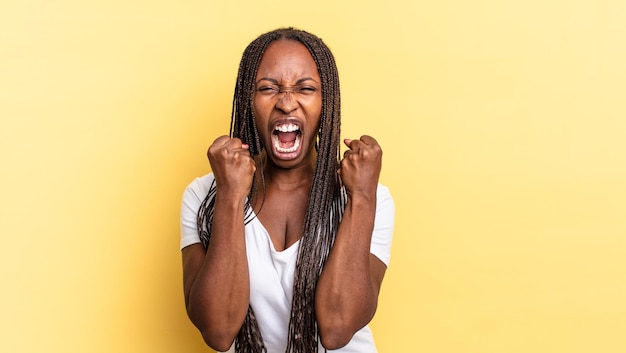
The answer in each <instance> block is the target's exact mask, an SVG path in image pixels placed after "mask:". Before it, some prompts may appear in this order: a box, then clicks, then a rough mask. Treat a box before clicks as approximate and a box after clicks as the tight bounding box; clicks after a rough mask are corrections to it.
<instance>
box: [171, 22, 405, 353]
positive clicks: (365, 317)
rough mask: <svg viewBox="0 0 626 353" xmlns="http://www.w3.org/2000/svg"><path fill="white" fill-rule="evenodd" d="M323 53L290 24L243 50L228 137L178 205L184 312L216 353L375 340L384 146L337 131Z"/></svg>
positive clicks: (384, 226)
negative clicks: (373, 323)
mask: <svg viewBox="0 0 626 353" xmlns="http://www.w3.org/2000/svg"><path fill="white" fill-rule="evenodd" d="M339 132H340V96H339V80H338V75H337V67H336V64H335V61H334V58H333V55H332V53H331V52H330V50H329V49H328V47H327V46H326V45H325V44H324V43H323V42H322V40H321V39H319V38H318V37H316V36H314V35H312V34H310V33H307V32H304V31H300V30H295V29H292V28H286V29H278V30H275V31H272V32H269V33H265V34H263V35H261V36H260V37H258V38H257V39H256V40H254V41H253V42H252V43H250V45H249V46H248V47H247V48H246V50H245V51H244V54H243V57H242V60H241V64H240V67H239V73H238V77H237V84H236V87H235V95H234V103H233V114H232V120H231V134H230V136H222V137H219V138H218V139H216V140H215V141H214V142H213V144H212V145H211V146H210V147H209V150H208V153H207V155H208V158H209V162H210V165H211V170H212V173H211V174H208V175H205V176H204V177H201V178H198V179H196V180H195V181H194V182H192V183H191V184H190V185H189V186H188V188H187V190H186V191H185V194H184V196H183V206H182V211H181V223H182V238H181V248H182V256H183V280H184V293H185V302H186V306H187V312H188V315H189V318H190V319H191V321H192V322H193V323H194V325H195V326H196V327H197V328H198V329H199V330H200V332H201V333H202V336H203V338H204V340H205V341H206V343H207V344H208V345H209V346H210V347H212V348H213V349H216V350H218V351H226V350H229V349H230V350H229V352H238V353H239V352H262V351H267V352H269V353H275V352H276V353H282V352H297V353H308V352H318V351H322V352H323V351H324V349H328V350H335V349H339V351H341V352H359V353H363V352H376V348H375V346H374V342H373V339H372V336H371V332H370V330H369V328H368V327H367V324H368V323H369V322H370V320H371V319H372V317H373V316H374V313H375V311H376V305H377V302H378V293H379V290H380V287H381V283H382V280H383V276H384V274H385V270H386V268H387V264H388V262H389V254H390V247H391V237H392V232H393V216H394V205H393V201H392V199H391V196H390V195H389V192H388V190H387V188H385V187H384V186H381V185H379V184H378V178H379V174H380V169H381V160H382V150H381V148H380V146H379V145H378V143H377V142H376V140H375V139H374V138H372V137H369V136H362V137H361V138H360V139H353V140H352V139H345V140H344V143H345V144H346V146H347V148H348V149H347V151H346V152H345V153H344V155H343V159H341V158H340V152H339V144H340V138H339Z"/></svg>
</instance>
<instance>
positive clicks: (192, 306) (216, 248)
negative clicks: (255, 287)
mask: <svg viewBox="0 0 626 353" xmlns="http://www.w3.org/2000/svg"><path fill="white" fill-rule="evenodd" d="M243 205H244V203H243V199H232V198H230V197H228V194H220V192H219V191H218V192H217V194H216V202H215V210H214V214H213V225H212V229H211V241H210V242H209V246H208V248H207V252H206V255H205V256H204V259H203V262H202V265H201V267H200V269H199V271H198V273H197V275H196V277H195V280H194V282H193V285H192V286H191V288H190V290H189V295H188V301H187V310H188V314H189V317H190V319H191V321H192V322H193V323H194V324H195V325H196V326H197V327H198V329H199V330H200V331H201V332H202V335H203V337H204V339H205V341H206V342H207V344H209V345H210V346H211V347H214V348H216V349H217V348H218V347H219V349H221V348H224V347H225V346H228V345H229V343H232V341H233V340H234V338H235V336H236V335H237V332H238V331H239V329H240V327H241V325H242V323H243V320H244V318H245V315H246V313H247V310H248V305H249V293H250V281H249V272H248V262H247V257H246V250H245V240H244V210H243ZM226 348H228V347H226ZM223 350H225V349H223Z"/></svg>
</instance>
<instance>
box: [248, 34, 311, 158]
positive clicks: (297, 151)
mask: <svg viewBox="0 0 626 353" xmlns="http://www.w3.org/2000/svg"><path fill="white" fill-rule="evenodd" d="M253 109H254V118H255V122H256V125H257V129H258V131H259V135H260V137H261V141H262V143H263V145H264V147H265V150H266V153H267V156H268V158H269V159H270V161H271V162H272V163H273V164H275V165H277V166H279V167H281V168H293V167H296V166H298V165H300V164H303V163H310V162H311V161H313V160H314V158H315V155H314V154H315V149H314V143H315V138H316V137H317V130H318V128H319V123H320V113H321V110H322V87H321V80H320V76H319V73H318V71H317V66H316V64H315V61H314V60H313V57H312V56H311V54H310V53H309V51H308V49H307V48H306V47H305V46H304V45H303V44H302V43H300V42H297V41H294V40H277V41H275V42H272V43H271V44H270V45H269V46H268V47H267V49H266V50H265V53H264V54H263V57H262V59H261V62H260V64H259V68H258V72H257V76H256V80H255V92H254V98H253Z"/></svg>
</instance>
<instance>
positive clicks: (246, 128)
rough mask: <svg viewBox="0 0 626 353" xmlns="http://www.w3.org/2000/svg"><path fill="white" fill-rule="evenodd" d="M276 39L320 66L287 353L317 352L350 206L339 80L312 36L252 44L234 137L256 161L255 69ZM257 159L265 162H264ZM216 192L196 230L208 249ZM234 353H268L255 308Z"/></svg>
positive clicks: (269, 37) (241, 75)
mask: <svg viewBox="0 0 626 353" xmlns="http://www.w3.org/2000/svg"><path fill="white" fill-rule="evenodd" d="M276 40H294V41H298V42H300V43H302V44H304V46H306V47H307V49H308V50H309V52H310V53H311V56H312V57H313V60H314V61H315V63H316V65H317V70H318V72H319V75H320V79H321V86H322V110H321V116H320V126H319V131H318V136H317V143H316V149H317V159H316V162H315V170H314V175H313V184H312V186H311V191H310V195H309V200H308V204H307V208H306V214H305V219H304V225H303V229H302V236H301V239H300V248H299V252H298V258H297V262H296V268H295V274H294V285H293V301H292V307H291V318H290V320H289V332H288V341H287V352H286V353H313V352H317V348H318V344H319V335H318V331H317V322H316V320H315V306H314V298H315V288H316V285H317V280H318V278H319V276H320V274H321V272H322V268H323V266H324V263H325V262H326V259H327V258H328V254H329V252H330V249H331V247H332V244H333V242H334V239H335V234H336V232H337V228H338V227H339V222H340V221H341V217H342V215H343V211H344V207H345V202H346V197H345V193H343V192H342V191H341V187H340V183H339V177H338V175H337V168H338V166H339V161H340V151H339V144H340V137H339V135H340V125H341V118H340V117H341V114H340V93H339V76H338V72H337V65H336V63H335V59H334V57H333V55H332V53H331V51H330V49H329V48H328V47H327V46H326V44H324V42H323V41H322V39H320V38H318V37H317V36H315V35H313V34H310V33H308V32H305V31H302V30H298V29H294V28H291V27H290V28H280V29H277V30H274V31H271V32H268V33H265V34H263V35H261V36H259V37H258V38H257V39H255V40H254V41H252V42H251V43H250V44H249V45H248V47H247V48H246V49H245V51H244V53H243V56H242V59H241V63H240V65H239V72H238V75H237V83H236V86H235V93H234V99H233V106H232V113H231V125H230V136H231V137H233V138H234V137H237V138H240V139H241V140H243V141H246V143H248V144H249V146H250V147H249V150H250V153H251V154H252V155H253V156H255V157H256V156H259V155H260V154H261V152H262V150H263V146H262V144H261V140H260V138H259V134H258V131H257V126H256V124H255V121H254V114H253V109H252V99H253V93H254V85H255V80H256V75H257V69H258V66H259V63H260V61H261V58H262V57H263V53H264V52H265V49H266V48H267V47H268V45H269V44H270V43H272V42H274V41H276ZM259 160H260V161H261V163H263V162H262V158H261V159H259ZM262 170H263V168H261V171H262ZM260 177H261V182H260V185H262V186H261V187H265V180H264V179H265V178H264V176H263V173H262V172H261V173H260ZM254 178H255V180H254V181H253V183H252V185H253V186H252V188H251V189H250V192H249V194H248V201H247V202H246V205H245V209H246V215H247V216H246V222H249V221H250V217H251V214H252V212H250V210H251V208H252V206H251V205H254V203H255V202H256V201H257V195H258V189H257V185H258V183H257V180H256V178H257V176H256V175H255V177H254ZM215 192H216V186H215V182H214V183H213V185H211V187H210V190H209V193H208V195H207V197H206V198H205V199H204V201H203V202H202V204H201V206H200V209H199V211H198V222H197V227H198V232H199V234H200V239H201V240H202V243H203V245H204V246H205V248H206V247H208V244H209V241H210V237H211V225H212V220H213V211H214V208H215ZM263 194H265V193H263ZM235 351H236V352H237V353H261V352H266V351H267V350H266V348H265V345H264V343H263V337H262V336H261V331H260V330H259V326H258V324H257V322H256V319H255V316H254V312H253V311H252V308H251V307H248V313H247V315H246V318H245V320H244V322H243V325H242V327H241V329H240V331H239V333H238V335H237V338H236V341H235Z"/></svg>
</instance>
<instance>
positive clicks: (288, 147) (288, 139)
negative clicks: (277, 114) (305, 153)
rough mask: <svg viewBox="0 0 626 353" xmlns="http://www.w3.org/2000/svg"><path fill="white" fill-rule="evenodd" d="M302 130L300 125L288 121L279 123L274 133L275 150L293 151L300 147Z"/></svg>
mask: <svg viewBox="0 0 626 353" xmlns="http://www.w3.org/2000/svg"><path fill="white" fill-rule="evenodd" d="M301 138H302V132H301V131H300V128H299V127H298V125H295V124H291V123H287V124H281V125H277V126H276V127H275V128H274V132H273V133H272V143H273V145H274V150H275V151H277V152H280V153H293V152H296V151H297V150H298V147H300V140H301Z"/></svg>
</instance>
